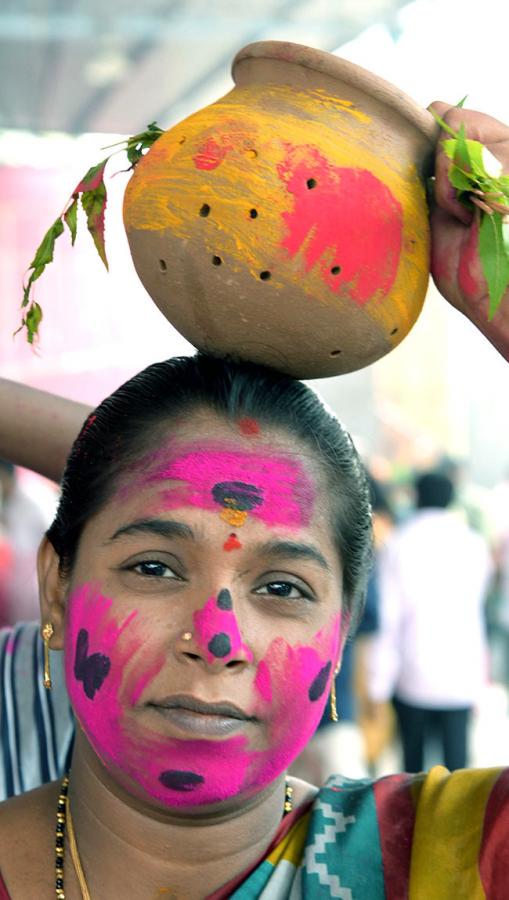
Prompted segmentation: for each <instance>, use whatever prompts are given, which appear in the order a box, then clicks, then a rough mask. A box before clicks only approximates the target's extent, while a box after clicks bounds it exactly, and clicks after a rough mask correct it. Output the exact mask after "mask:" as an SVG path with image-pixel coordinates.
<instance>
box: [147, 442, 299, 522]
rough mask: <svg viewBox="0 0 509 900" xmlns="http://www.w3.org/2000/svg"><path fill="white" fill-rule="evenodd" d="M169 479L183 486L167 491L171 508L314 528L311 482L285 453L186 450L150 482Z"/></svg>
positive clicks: (158, 469) (156, 473) (167, 505)
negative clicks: (220, 512) (226, 513)
mask: <svg viewBox="0 0 509 900" xmlns="http://www.w3.org/2000/svg"><path fill="white" fill-rule="evenodd" d="M166 479H172V480H174V481H179V482H181V484H180V485H177V486H175V487H174V488H172V489H171V490H168V491H165V493H164V506H165V508H166V509H175V508H177V507H179V506H185V505H186V504H189V505H191V506H198V507H200V508H201V509H208V510H217V511H223V512H224V511H229V512H233V513H237V514H238V515H239V516H244V517H245V516H248V515H249V516H253V517H254V518H256V519H260V520H261V521H262V522H264V523H265V524H266V525H270V526H272V525H284V526H286V527H287V528H300V527H302V526H306V525H308V524H309V521H310V519H311V515H312V511H313V502H314V499H315V489H314V487H313V485H312V482H311V479H310V478H309V476H308V475H307V473H306V472H305V471H304V469H303V467H302V466H301V464H300V463H299V462H298V461H297V460H293V459H290V458H287V457H285V456H283V455H276V454H273V455H270V454H259V453H242V452H234V451H231V450H221V449H220V448H219V447H217V445H214V446H212V445H211V446H210V448H209V449H203V450H196V449H195V448H194V447H192V448H189V449H187V448H185V447H184V448H181V449H180V450H179V452H178V455H176V456H174V457H173V458H170V460H169V461H167V460H165V462H164V463H163V465H162V466H158V467H157V469H156V471H155V473H153V474H151V475H149V476H148V479H147V480H148V481H149V482H150V483H153V482H158V481H162V480H166ZM238 524H242V523H241V522H239V523H237V526H236V527H238Z"/></svg>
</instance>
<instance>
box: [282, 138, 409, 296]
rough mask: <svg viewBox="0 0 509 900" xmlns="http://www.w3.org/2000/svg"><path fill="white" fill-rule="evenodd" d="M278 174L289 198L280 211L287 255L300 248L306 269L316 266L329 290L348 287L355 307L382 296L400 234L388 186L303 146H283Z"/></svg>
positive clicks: (396, 259)
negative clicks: (291, 201) (291, 202)
mask: <svg viewBox="0 0 509 900" xmlns="http://www.w3.org/2000/svg"><path fill="white" fill-rule="evenodd" d="M278 174H279V177H280V178H281V180H282V181H283V182H284V183H285V185H286V187H287V190H288V192H289V193H290V194H292V195H293V198H294V206H293V209H292V211H291V212H284V213H282V217H283V221H284V223H285V225H286V236H285V238H284V240H283V241H282V247H283V248H284V249H285V250H286V251H287V252H288V254H289V256H290V257H294V256H296V254H297V253H299V251H302V252H303V255H304V266H305V270H306V272H307V271H309V270H310V269H311V268H313V266H315V265H316V264H319V266H320V271H321V276H322V280H323V281H324V282H325V283H326V284H327V286H328V287H329V288H330V289H331V291H334V292H335V293H338V294H339V293H343V292H344V290H345V285H348V292H349V294H350V296H351V297H352V298H353V300H354V301H356V302H357V303H358V304H359V306H362V305H363V304H364V303H367V302H368V301H369V300H373V299H379V300H380V299H382V298H383V297H385V296H386V294H387V293H388V292H389V290H390V289H391V287H392V284H393V283H394V279H395V278H396V273H397V271H398V265H399V258H400V254H401V247H402V233H403V213H402V209H401V205H400V203H399V202H398V200H397V199H396V198H395V197H394V196H393V195H392V193H391V192H390V190H389V188H388V187H387V186H386V185H385V184H383V182H382V181H380V180H379V179H378V178H376V177H375V176H374V175H373V174H372V173H371V172H368V171H367V170H365V169H354V168H342V167H337V166H333V165H331V163H329V162H328V161H327V160H326V159H325V157H323V156H322V155H321V153H319V151H318V150H317V149H316V148H315V147H309V146H300V147H299V146H292V145H290V144H288V145H287V156H286V159H285V160H284V162H282V163H280V164H279V166H278ZM346 235H347V236H348V239H347V241H346V244H345V236H346Z"/></svg>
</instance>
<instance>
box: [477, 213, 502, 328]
mask: <svg viewBox="0 0 509 900" xmlns="http://www.w3.org/2000/svg"><path fill="white" fill-rule="evenodd" d="M504 231H505V229H504V227H503V219H502V216H501V215H500V213H493V215H492V216H489V215H485V216H483V218H482V221H481V226H480V229H479V257H480V260H481V265H482V270H483V272H484V277H485V278H486V281H487V282H488V296H489V312H488V318H489V320H490V321H491V319H492V318H493V316H494V315H495V313H496V311H497V309H498V307H499V306H500V303H501V301H502V297H503V296H504V294H505V292H506V290H507V287H508V286H509V254H508V252H507V249H506V244H505V242H504V237H505V234H504Z"/></svg>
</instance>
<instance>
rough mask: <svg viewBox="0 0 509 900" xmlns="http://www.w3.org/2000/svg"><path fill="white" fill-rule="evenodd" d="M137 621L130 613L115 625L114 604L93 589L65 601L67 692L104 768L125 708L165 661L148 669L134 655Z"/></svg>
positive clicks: (118, 741) (117, 743) (113, 752)
mask: <svg viewBox="0 0 509 900" xmlns="http://www.w3.org/2000/svg"><path fill="white" fill-rule="evenodd" d="M138 619H139V617H138V613H137V612H136V611H134V612H132V613H130V615H128V616H126V617H125V618H124V619H123V621H122V622H120V623H119V622H118V620H117V619H116V618H115V617H114V615H113V601H112V600H111V599H110V598H108V597H104V596H103V595H102V594H100V593H99V591H97V589H96V588H95V587H94V586H92V585H85V586H83V587H80V588H79V589H78V590H77V591H75V592H74V593H73V595H72V596H71V598H70V600H69V606H68V617H67V624H66V640H65V673H66V683H67V690H68V693H69V697H70V699H71V703H72V705H73V708H74V710H75V713H76V716H77V718H78V720H79V722H80V724H81V726H82V728H83V730H84V732H85V734H86V735H87V737H88V739H89V740H90V742H91V744H92V745H93V746H94V748H95V749H96V752H97V753H98V755H99V756H100V757H101V759H102V760H103V762H104V763H105V764H106V765H108V763H110V762H113V761H114V760H115V759H116V758H117V756H118V752H119V749H120V748H121V747H122V735H121V724H120V723H121V719H122V715H123V707H124V705H127V706H128V707H129V706H133V705H135V703H136V702H137V701H138V699H139V697H140V695H141V694H142V692H143V690H144V689H145V688H146V687H147V685H148V684H150V682H151V681H152V680H153V678H155V676H156V675H157V673H158V672H159V671H160V669H161V668H162V666H163V664H164V661H165V657H164V655H161V654H159V656H158V657H156V658H154V657H152V656H150V657H149V659H150V661H149V662H148V663H147V656H146V654H144V653H140V652H139V651H140V650H141V649H142V648H143V647H144V639H143V636H142V635H141V634H140V633H139V624H140V623H139V621H138ZM136 657H137V662H136V663H133V660H134V659H136ZM127 670H129V678H128V679H127V680H126V678H125V675H126V671H127Z"/></svg>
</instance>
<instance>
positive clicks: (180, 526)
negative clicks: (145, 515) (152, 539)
mask: <svg viewBox="0 0 509 900" xmlns="http://www.w3.org/2000/svg"><path fill="white" fill-rule="evenodd" d="M137 534H157V535H159V537H165V538H187V539H189V538H191V539H193V538H194V531H193V529H192V528H190V527H189V525H184V523H183V522H175V521H174V520H173V519H136V520H135V521H134V522H130V523H129V524H128V525H122V526H121V528H117V530H116V531H115V533H114V534H112V536H111V537H110V538H109V539H108V542H107V543H110V542H112V541H116V540H118V538H121V537H125V536H128V537H129V536H131V535H137Z"/></svg>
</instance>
